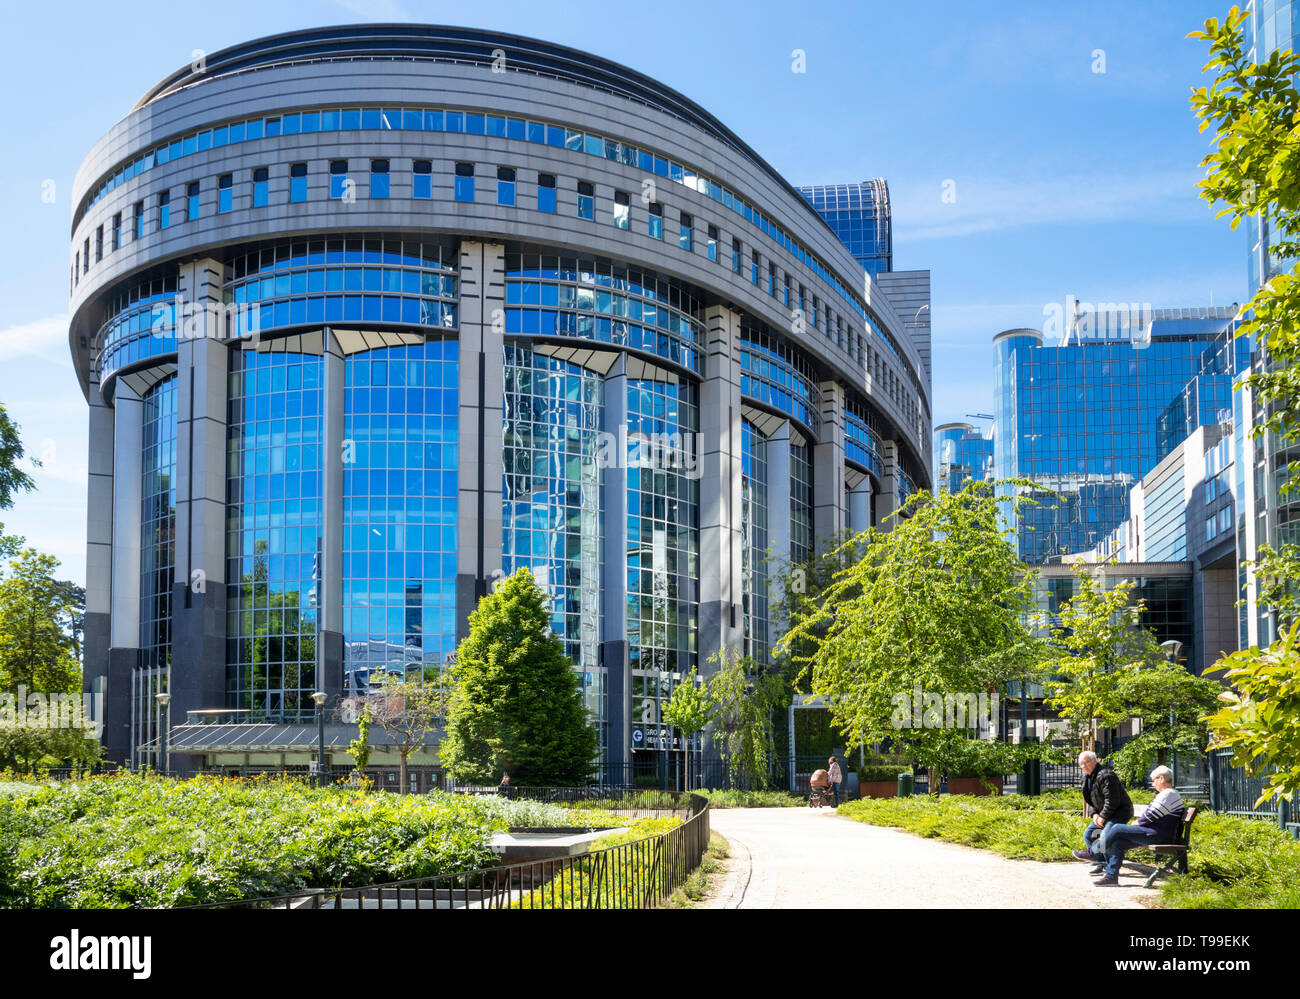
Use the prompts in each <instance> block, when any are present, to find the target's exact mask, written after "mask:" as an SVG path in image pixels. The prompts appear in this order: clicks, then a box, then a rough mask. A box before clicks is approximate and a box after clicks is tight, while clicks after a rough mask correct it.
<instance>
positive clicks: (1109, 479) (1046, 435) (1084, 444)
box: [993, 307, 1236, 563]
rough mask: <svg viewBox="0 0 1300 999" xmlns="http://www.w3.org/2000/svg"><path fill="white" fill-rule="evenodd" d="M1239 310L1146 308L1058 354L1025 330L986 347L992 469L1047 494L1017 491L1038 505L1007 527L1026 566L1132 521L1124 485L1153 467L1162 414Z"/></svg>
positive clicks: (1082, 331) (1083, 333)
mask: <svg viewBox="0 0 1300 999" xmlns="http://www.w3.org/2000/svg"><path fill="white" fill-rule="evenodd" d="M1235 311H1236V310H1235V308H1233V307H1229V308H1223V309H1190V310H1173V309H1159V310H1147V311H1146V312H1144V313H1143V315H1142V317H1141V319H1140V320H1139V321H1138V322H1136V323H1134V324H1133V325H1132V326H1129V325H1128V324H1127V323H1124V324H1122V325H1119V326H1117V325H1115V324H1111V323H1107V324H1104V327H1105V328H1098V325H1097V324H1094V328H1092V329H1088V327H1087V326H1086V325H1085V326H1083V327H1080V326H1079V325H1077V324H1073V325H1072V327H1071V329H1070V330H1069V331H1068V332H1067V333H1066V335H1065V336H1063V338H1062V341H1061V342H1060V343H1059V344H1050V345H1049V344H1044V342H1043V334H1042V333H1041V332H1040V331H1038V330H1031V329H1015V330H1007V331H1005V332H1002V333H999V334H998V335H997V336H995V337H994V338H993V344H994V351H995V353H996V358H997V360H996V364H995V374H994V377H995V394H996V405H997V409H996V431H995V434H994V469H995V472H996V475H997V477H998V478H1000V479H1005V478H1012V477H1017V478H1028V479H1032V480H1033V481H1034V482H1036V483H1038V484H1039V485H1041V486H1042V489H1041V491H1040V490H1022V491H1026V492H1028V493H1029V494H1030V495H1031V496H1032V498H1033V499H1035V500H1036V501H1037V504H1038V505H1036V506H1027V507H1025V508H1024V509H1023V510H1022V511H1021V512H1020V514H1019V516H1018V518H1014V523H1015V530H1016V534H1017V538H1018V547H1019V552H1020V557H1021V558H1022V559H1024V560H1025V561H1026V562H1030V563H1041V562H1045V561H1047V560H1048V559H1049V558H1053V557H1057V556H1060V555H1065V554H1071V553H1074V552H1082V551H1086V550H1088V549H1090V548H1092V547H1093V546H1094V545H1096V544H1097V543H1098V541H1100V540H1101V539H1102V538H1104V537H1105V536H1106V535H1107V534H1109V533H1110V532H1111V531H1112V530H1113V529H1114V528H1115V527H1116V526H1117V525H1118V524H1120V523H1121V522H1122V521H1123V520H1124V519H1125V518H1126V517H1127V516H1128V491H1129V489H1130V487H1131V486H1132V485H1133V484H1134V483H1135V482H1136V481H1137V480H1138V479H1140V478H1141V477H1142V476H1143V475H1144V474H1146V473H1147V472H1148V471H1150V470H1151V468H1153V467H1154V466H1155V464H1156V462H1157V460H1158V456H1159V450H1158V429H1159V423H1160V417H1161V415H1162V413H1164V411H1165V410H1166V408H1167V407H1168V406H1169V404H1170V403H1171V402H1172V401H1173V400H1174V399H1175V397H1177V396H1179V395H1180V394H1181V393H1182V392H1183V389H1184V387H1185V386H1186V385H1187V383H1188V381H1189V380H1190V379H1192V378H1193V377H1194V376H1195V375H1196V374H1197V373H1198V371H1199V370H1200V366H1201V361H1202V356H1203V355H1204V354H1205V352H1206V350H1207V348H1210V347H1211V346H1212V345H1213V344H1214V343H1215V341H1216V340H1217V339H1218V338H1219V337H1220V336H1221V335H1222V334H1223V332H1224V330H1225V329H1226V327H1227V326H1228V325H1229V323H1230V321H1231V319H1232V317H1233V315H1234V314H1235ZM1210 408H1213V407H1210ZM1190 416H1191V414H1188V417H1189V418H1190ZM1202 416H1204V417H1205V421H1204V422H1211V421H1212V420H1214V419H1217V412H1216V413H1214V414H1211V413H1209V412H1208V410H1207V412H1206V413H1205V414H1201V413H1199V412H1198V414H1197V417H1196V418H1197V419H1198V420H1200V419H1201V418H1202Z"/></svg>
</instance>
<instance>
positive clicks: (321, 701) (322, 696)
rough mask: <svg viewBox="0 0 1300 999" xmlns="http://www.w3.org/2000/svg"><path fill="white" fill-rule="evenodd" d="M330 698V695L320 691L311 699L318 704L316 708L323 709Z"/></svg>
mask: <svg viewBox="0 0 1300 999" xmlns="http://www.w3.org/2000/svg"><path fill="white" fill-rule="evenodd" d="M329 696H330V695H329V694H327V693H325V692H324V691H322V690H318V691H316V692H315V693H314V694H312V695H311V699H312V700H313V701H315V702H316V707H318V708H323V707H325V702H326V701H327V700H329Z"/></svg>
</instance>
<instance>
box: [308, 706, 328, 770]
mask: <svg viewBox="0 0 1300 999" xmlns="http://www.w3.org/2000/svg"><path fill="white" fill-rule="evenodd" d="M328 698H329V694H326V693H324V692H323V691H320V690H318V691H316V692H315V693H314V694H312V695H311V699H312V700H313V701H314V702H316V786H317V787H324V786H325V701H326V700H327V699H328Z"/></svg>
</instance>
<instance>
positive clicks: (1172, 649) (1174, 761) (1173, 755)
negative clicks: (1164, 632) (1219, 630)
mask: <svg viewBox="0 0 1300 999" xmlns="http://www.w3.org/2000/svg"><path fill="white" fill-rule="evenodd" d="M1160 648H1161V649H1162V650H1163V651H1164V654H1165V656H1166V657H1167V658H1168V659H1169V661H1170V662H1171V663H1176V662H1178V654H1179V653H1180V652H1182V650H1183V643H1182V642H1180V641H1179V640H1178V639H1176V638H1171V639H1169V641H1167V642H1161V643H1160ZM1175 721H1176V719H1175V713H1174V705H1172V704H1171V705H1169V769H1170V770H1172V771H1173V774H1174V784H1175V785H1176V784H1177V783H1178V755H1177V751H1176V750H1175V749H1174V735H1175V732H1174V725H1175Z"/></svg>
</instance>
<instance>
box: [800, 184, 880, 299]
mask: <svg viewBox="0 0 1300 999" xmlns="http://www.w3.org/2000/svg"><path fill="white" fill-rule="evenodd" d="M799 193H800V194H802V195H803V196H804V197H805V198H807V199H808V203H809V204H810V205H812V206H813V208H815V209H817V214H819V215H820V216H821V217H822V218H824V219H825V220H826V222H827V224H828V225H829V226H830V227H831V228H832V229H833V230H835V235H837V236H839V237H840V240H841V241H842V242H843V243H844V245H845V246H847V247H848V248H849V252H850V253H852V254H853V255H854V256H855V257H857V259H858V263H860V264H861V265H862V266H863V267H864V268H866V270H867V272H868V273H869V274H871V275H872V276H873V277H874V276H875V275H877V274H880V273H882V272H884V271H890V270H893V269H894V243H893V235H892V228H891V221H890V214H889V185H888V184H886V183H885V181H884V180H883V179H882V178H880V177H877V178H876V179H875V180H864V181H862V182H861V183H860V184H815V185H811V186H808V187H801V188H799Z"/></svg>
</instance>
